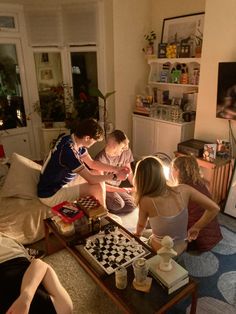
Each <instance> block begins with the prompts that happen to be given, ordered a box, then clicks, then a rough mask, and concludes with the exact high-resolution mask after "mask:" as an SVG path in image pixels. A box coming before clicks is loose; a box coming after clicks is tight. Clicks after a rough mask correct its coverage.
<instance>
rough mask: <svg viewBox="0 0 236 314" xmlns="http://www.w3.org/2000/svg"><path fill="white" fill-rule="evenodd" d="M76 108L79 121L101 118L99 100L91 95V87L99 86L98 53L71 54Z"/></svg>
mask: <svg viewBox="0 0 236 314" xmlns="http://www.w3.org/2000/svg"><path fill="white" fill-rule="evenodd" d="M70 57H71V67H72V84H73V96H74V99H75V102H74V107H75V109H76V111H77V115H78V118H79V119H86V118H91V117H92V118H95V119H98V118H99V106H98V99H97V98H94V97H91V96H90V95H89V89H90V87H97V86H98V77H97V53H96V52H95V51H89V52H71V55H70Z"/></svg>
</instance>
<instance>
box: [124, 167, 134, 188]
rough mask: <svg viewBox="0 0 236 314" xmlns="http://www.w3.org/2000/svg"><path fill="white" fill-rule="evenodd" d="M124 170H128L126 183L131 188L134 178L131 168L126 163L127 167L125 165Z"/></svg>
mask: <svg viewBox="0 0 236 314" xmlns="http://www.w3.org/2000/svg"><path fill="white" fill-rule="evenodd" d="M125 167H126V168H128V169H129V174H128V177H127V179H128V181H129V183H130V185H131V186H133V178H134V175H133V171H132V168H131V164H130V163H128V164H127V165H125Z"/></svg>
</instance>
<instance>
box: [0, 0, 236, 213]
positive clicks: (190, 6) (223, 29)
mask: <svg viewBox="0 0 236 314" xmlns="http://www.w3.org/2000/svg"><path fill="white" fill-rule="evenodd" d="M0 2H1V3H6V2H7V4H6V5H9V4H10V3H11V4H20V5H21V4H23V5H24V6H25V7H26V8H27V9H29V7H30V6H31V5H33V6H34V5H35V6H37V4H38V1H27V0H22V1H21V0H19V1H17V0H16V1H14V0H10V1H4V0H1V1H0ZM85 2H86V1H68V0H64V1H59V2H58V1H53V0H52V1H45V3H43V2H41V3H40V5H41V7H42V3H43V6H44V7H43V9H46V8H47V6H53V5H55V4H56V5H58V4H59V5H60V4H61V3H62V4H70V3H72V4H78V3H85ZM89 2H91V3H94V2H96V1H89ZM98 2H99V14H100V17H102V18H103V19H102V23H101V24H102V25H100V26H99V27H100V29H101V30H102V35H101V34H100V37H99V38H100V42H99V43H98V46H99V56H100V57H99V58H100V59H99V60H100V61H99V62H100V63H99V69H98V71H99V76H98V77H99V78H101V80H100V82H99V88H100V89H101V90H103V91H113V90H115V91H116V93H115V94H114V95H113V96H112V97H111V98H109V109H108V110H109V120H110V122H111V123H112V124H113V126H114V127H115V128H119V129H122V130H124V131H125V132H126V134H127V135H128V137H129V139H130V142H131V147H132V137H133V134H132V112H133V108H134V104H135V96H136V95H137V94H139V93H140V92H142V90H143V89H144V88H145V87H146V85H147V82H148V73H149V65H148V63H147V59H146V58H145V56H144V54H143V52H142V48H143V46H144V40H143V36H144V34H145V33H147V32H149V31H150V30H151V29H154V30H155V32H156V34H157V42H156V43H159V42H160V39H161V32H162V23H163V19H165V18H170V17H176V16H182V15H188V14H193V13H198V12H205V24H204V35H203V47H202V56H201V75H200V82H199V94H198V104H197V113H196V121H195V131H194V138H195V139H199V140H204V141H207V142H209V143H210V142H216V139H218V138H221V139H229V125H228V121H227V120H225V119H219V118H216V97H217V77H218V63H219V62H230V61H235V56H234V55H235V48H236V44H235V42H234V40H233V39H234V38H235V35H236V34H235V33H236V27H235V26H236V22H235V21H236V20H235V15H234V12H235V9H236V3H235V1H234V0H227V1H224V2H223V1H221V0H199V1H194V0H180V1H175V0H167V1H166V0H138V1H137V0H136V1H135V0H123V1H118V0H113V1H112V0H104V1H98ZM23 11H24V10H23ZM100 22H101V20H100ZM219 25H220V27H219ZM24 36H25V35H24ZM23 40H24V45H23V47H24V48H25V49H23V58H22V60H23V61H22V62H23V63H24V66H25V85H26V87H27V88H26V90H27V94H28V96H27V97H28V100H27V104H26V113H28V114H29V113H31V112H32V111H33V106H34V103H35V102H36V101H37V99H38V94H37V82H36V75H35V65H34V56H33V51H34V50H33V48H32V47H31V46H29V45H28V44H27V38H25V37H24V39H23ZM34 49H35V47H34ZM50 49H51V48H50ZM26 60H27V61H26ZM31 84H32V85H31ZM27 123H28V127H27V128H28V130H27V131H26V132H27V139H26V140H27V141H28V142H29V145H28V146H27V147H29V150H27V154H24V151H23V153H22V147H21V146H20V145H19V143H18V138H15V139H14V135H15V134H14V132H13V133H12V134H11V133H10V135H11V136H9V134H6V132H3V131H1V133H2V132H3V133H4V135H3V138H4V139H5V141H6V142H8V143H10V144H11V145H9V152H12V150H17V149H19V150H18V152H19V153H20V154H21V153H22V155H25V156H26V157H29V158H32V159H34V160H38V159H41V158H42V155H41V147H42V146H41V143H40V139H39V136H38V134H39V129H40V128H41V127H42V124H41V119H40V118H39V117H38V116H37V115H35V114H33V116H32V117H31V118H30V120H28V122H27ZM231 125H232V130H233V133H234V132H235V122H234V121H232V123H231ZM18 131H19V130H18ZM24 131H25V130H24ZM24 136H25V134H24ZM24 139H25V138H24ZM176 144H177V143H176ZM232 144H233V145H235V144H234V143H232ZM7 145H8V144H7ZM7 145H6V146H7ZM4 148H5V147H4ZM16 148H17V149H16ZM99 148H100V146H99V145H98V146H96V147H95V148H94V150H92V153H95V152H96V151H97V150H99ZM28 152H29V154H28ZM233 152H235V148H234V147H233ZM5 153H6V155H7V157H8V156H9V157H10V153H8V149H5ZM233 157H235V154H234V155H233ZM12 215H13V213H12Z"/></svg>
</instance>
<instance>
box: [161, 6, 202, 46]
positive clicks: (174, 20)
mask: <svg viewBox="0 0 236 314" xmlns="http://www.w3.org/2000/svg"><path fill="white" fill-rule="evenodd" d="M204 16H205V13H204V12H199V13H193V14H188V15H181V16H175V17H170V18H166V19H164V20H163V24H162V34H161V42H162V43H168V44H172V43H177V42H178V43H180V44H181V43H185V44H189V43H190V41H192V42H193V44H195V46H196V45H197V44H198V41H200V40H201V41H202V38H203V27H204Z"/></svg>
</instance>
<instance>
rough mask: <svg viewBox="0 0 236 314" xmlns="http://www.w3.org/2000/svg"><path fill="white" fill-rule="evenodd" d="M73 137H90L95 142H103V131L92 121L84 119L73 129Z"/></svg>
mask: <svg viewBox="0 0 236 314" xmlns="http://www.w3.org/2000/svg"><path fill="white" fill-rule="evenodd" d="M74 133H75V136H77V137H78V138H83V137H84V136H90V137H91V138H93V139H94V140H96V141H102V140H103V134H104V133H103V129H102V127H101V126H100V125H99V124H98V122H97V121H96V120H94V119H91V118H90V119H84V120H82V121H79V122H78V123H77V125H76V127H75V132H74Z"/></svg>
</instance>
